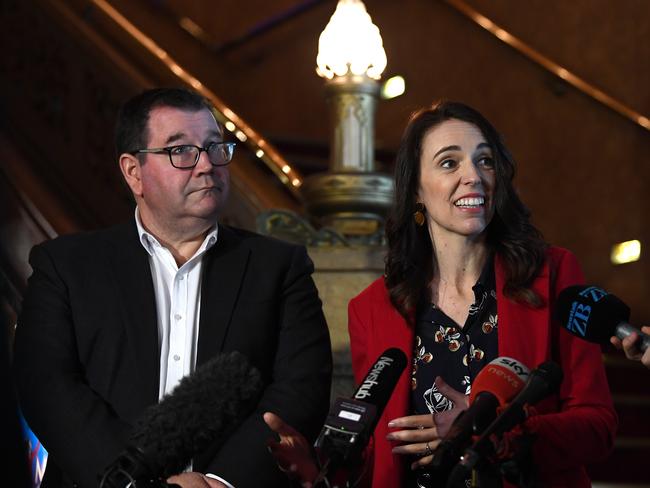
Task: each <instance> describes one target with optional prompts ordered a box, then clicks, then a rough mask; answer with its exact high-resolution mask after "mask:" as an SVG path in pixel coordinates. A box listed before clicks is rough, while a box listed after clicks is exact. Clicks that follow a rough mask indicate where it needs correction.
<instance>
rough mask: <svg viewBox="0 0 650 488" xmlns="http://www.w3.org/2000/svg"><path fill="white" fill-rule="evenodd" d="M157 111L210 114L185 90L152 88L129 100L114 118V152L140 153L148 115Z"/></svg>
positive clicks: (199, 99) (204, 103)
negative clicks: (171, 110)
mask: <svg viewBox="0 0 650 488" xmlns="http://www.w3.org/2000/svg"><path fill="white" fill-rule="evenodd" d="M159 107H172V108H177V109H180V110H188V111H199V110H203V109H207V110H212V106H211V105H210V102H208V101H207V100H206V99H205V98H203V97H202V96H201V95H199V94H198V93H196V92H194V91H192V90H188V89H187V88H153V89H150V90H146V91H144V92H142V93H140V94H138V95H136V96H134V97H133V98H131V99H129V100H128V101H127V102H126V103H124V105H122V107H121V108H120V112H119V114H118V116H117V123H116V125H115V152H116V155H117V157H118V158H119V157H120V155H121V154H124V153H131V152H133V151H137V150H139V149H144V148H146V146H147V143H148V142H149V134H148V131H147V124H148V122H149V115H150V114H151V111H152V110H154V109H156V108H159Z"/></svg>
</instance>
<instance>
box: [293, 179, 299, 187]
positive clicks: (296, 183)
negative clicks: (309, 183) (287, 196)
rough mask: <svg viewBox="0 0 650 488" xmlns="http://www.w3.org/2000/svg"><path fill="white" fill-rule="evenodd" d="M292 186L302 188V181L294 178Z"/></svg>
mask: <svg viewBox="0 0 650 488" xmlns="http://www.w3.org/2000/svg"><path fill="white" fill-rule="evenodd" d="M291 184H292V185H293V186H300V180H299V179H298V178H294V179H293V180H291Z"/></svg>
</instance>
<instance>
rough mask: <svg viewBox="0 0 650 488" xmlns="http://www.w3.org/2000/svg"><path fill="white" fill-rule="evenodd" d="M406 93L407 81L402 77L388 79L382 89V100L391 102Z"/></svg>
mask: <svg viewBox="0 0 650 488" xmlns="http://www.w3.org/2000/svg"><path fill="white" fill-rule="evenodd" d="M405 91H406V81H405V80H404V78H403V77H402V76H393V77H391V78H388V79H387V80H386V81H385V82H384V84H383V86H382V87H381V98H383V99H384V100H390V99H391V98H397V97H399V96H400V95H403V94H404V92H405Z"/></svg>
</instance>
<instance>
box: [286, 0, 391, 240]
mask: <svg viewBox="0 0 650 488" xmlns="http://www.w3.org/2000/svg"><path fill="white" fill-rule="evenodd" d="M385 68H386V52H385V51H384V46H383V41H382V39H381V35H380V33H379V29H378V28H377V26H376V25H375V24H373V23H372V19H371V18H370V15H368V12H367V11H366V7H365V6H364V4H363V2H362V1H361V0H339V2H338V3H337V5H336V10H335V11H334V13H333V14H332V17H331V18H330V20H329V22H328V24H327V25H326V26H325V29H324V30H323V32H322V33H321V35H320V37H319V39H318V55H317V56H316V73H318V75H319V76H321V77H323V78H325V97H326V98H327V104H328V106H329V109H330V112H331V114H332V117H331V120H332V133H331V144H330V162H329V167H328V170H327V171H326V172H324V173H317V174H313V175H310V176H309V177H307V178H305V179H304V180H303V181H298V182H296V181H295V179H294V180H293V181H292V184H293V185H294V187H297V186H298V185H300V188H301V193H302V197H303V201H304V202H305V208H306V210H307V212H308V213H309V214H310V216H311V217H312V219H313V221H315V222H318V224H319V225H324V226H328V227H330V228H333V229H334V230H335V231H337V232H340V233H342V234H345V235H355V236H362V237H361V238H362V239H365V238H368V236H369V235H371V234H372V233H373V232H375V231H379V229H380V227H381V225H382V222H383V219H384V218H385V215H386V213H387V211H388V209H389V208H390V206H391V205H392V202H393V178H392V177H391V176H390V175H388V174H383V173H380V172H378V171H377V169H376V163H375V135H374V125H375V108H376V104H377V100H378V98H379V94H380V91H381V90H380V89H381V86H380V83H379V81H378V80H379V79H380V78H381V74H382V73H383V71H384V69H385ZM369 222H370V225H368V223H369ZM372 226H374V228H373V229H371V227H372ZM369 229H370V230H369ZM368 239H369V242H370V241H371V240H372V238H368Z"/></svg>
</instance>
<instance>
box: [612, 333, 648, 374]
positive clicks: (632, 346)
mask: <svg viewBox="0 0 650 488" xmlns="http://www.w3.org/2000/svg"><path fill="white" fill-rule="evenodd" d="M641 330H642V331H643V332H645V333H646V334H650V327H642V328H641ZM638 338H639V334H637V333H636V332H633V333H632V334H630V335H629V336H627V337H626V338H625V339H623V340H622V341H621V340H620V339H618V338H616V337H612V338H611V339H610V342H611V343H612V344H614V346H616V348H617V349H623V351H624V352H625V355H626V356H627V358H628V359H632V360H633V361H641V363H642V364H643V365H644V366H645V367H647V368H650V349H646V351H645V353H643V352H641V349H639V348H638V347H637V345H636V342H637V340H638Z"/></svg>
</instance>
